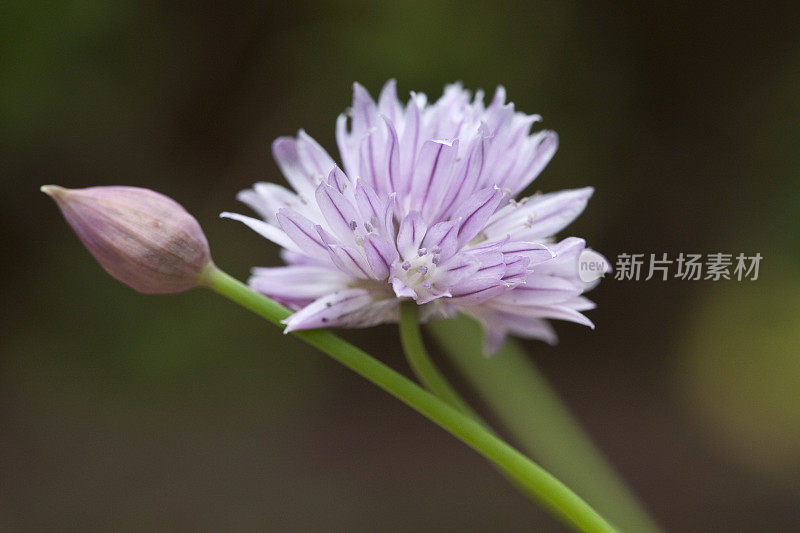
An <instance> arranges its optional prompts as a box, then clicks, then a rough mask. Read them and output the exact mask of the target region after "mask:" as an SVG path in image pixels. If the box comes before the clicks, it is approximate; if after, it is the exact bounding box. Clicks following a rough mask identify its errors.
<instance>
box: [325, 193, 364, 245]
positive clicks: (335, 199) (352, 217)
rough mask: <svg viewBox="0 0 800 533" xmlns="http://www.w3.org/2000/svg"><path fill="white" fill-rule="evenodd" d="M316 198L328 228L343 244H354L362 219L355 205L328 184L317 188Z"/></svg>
mask: <svg viewBox="0 0 800 533" xmlns="http://www.w3.org/2000/svg"><path fill="white" fill-rule="evenodd" d="M315 196H316V199H317V205H318V206H319V209H320V211H321V212H322V216H323V217H325V221H326V222H327V223H328V227H329V228H330V229H331V230H332V231H333V233H334V234H335V235H336V236H337V237H339V238H340V239H341V240H342V241H343V242H346V243H354V242H355V240H354V239H355V234H354V230H355V229H356V228H357V227H358V226H359V222H360V221H361V217H360V216H359V214H358V212H357V211H356V208H355V207H354V206H353V204H351V203H350V201H349V200H348V199H347V198H345V197H344V195H343V194H342V193H341V192H339V191H338V190H336V189H335V188H334V187H331V186H330V185H328V184H327V183H321V184H320V185H319V187H317V190H316V193H315Z"/></svg>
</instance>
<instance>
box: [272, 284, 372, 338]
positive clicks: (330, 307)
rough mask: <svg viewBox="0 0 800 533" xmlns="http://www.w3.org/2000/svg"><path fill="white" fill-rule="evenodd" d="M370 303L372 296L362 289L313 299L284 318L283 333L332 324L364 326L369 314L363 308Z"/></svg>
mask: <svg viewBox="0 0 800 533" xmlns="http://www.w3.org/2000/svg"><path fill="white" fill-rule="evenodd" d="M371 305H372V296H370V294H369V292H368V291H366V290H364V289H344V290H341V291H337V292H334V293H332V294H328V295H325V296H323V297H321V298H319V299H317V300H315V301H314V302H312V303H310V304H309V305H307V306H306V307H304V308H303V309H301V310H300V311H298V312H296V313H295V314H293V315H292V316H290V317H289V318H287V319H286V320H284V321H283V323H284V324H286V329H285V330H284V333H289V332H291V331H297V330H303V329H314V328H323V327H332V326H344V327H364V325H365V324H370V321H369V318H370V317H369V314H365V313H364V310H365V309H369V308H370V306H371ZM373 319H374V317H373Z"/></svg>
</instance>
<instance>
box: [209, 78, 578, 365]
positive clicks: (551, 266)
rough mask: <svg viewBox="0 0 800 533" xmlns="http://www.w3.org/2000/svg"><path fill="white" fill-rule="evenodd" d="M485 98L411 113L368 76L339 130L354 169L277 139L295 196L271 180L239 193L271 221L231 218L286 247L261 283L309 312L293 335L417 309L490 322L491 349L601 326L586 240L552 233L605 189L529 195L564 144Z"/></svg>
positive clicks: (453, 96)
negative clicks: (587, 274)
mask: <svg viewBox="0 0 800 533" xmlns="http://www.w3.org/2000/svg"><path fill="white" fill-rule="evenodd" d="M483 96H484V95H483V93H482V92H480V91H479V92H477V93H476V95H475V97H474V98H472V97H471V94H470V93H469V92H468V91H466V90H464V89H463V87H461V85H459V84H455V85H449V86H447V87H446V88H445V91H444V94H443V95H442V97H441V98H440V99H439V100H438V101H436V102H435V103H433V104H430V103H428V101H427V97H426V96H425V95H424V94H420V93H411V99H410V100H409V102H408V104H406V105H405V106H404V105H403V104H402V103H401V102H400V100H399V99H398V98H397V93H396V86H395V82H394V81H393V80H392V81H389V82H388V83H387V84H386V85H385V86H384V87H383V90H382V91H381V94H380V97H379V98H378V101H377V103H376V102H375V101H374V100H373V99H372V97H371V96H370V95H369V93H368V92H367V91H366V89H364V87H362V86H361V85H359V84H357V83H356V84H355V85H354V95H353V106H352V109H350V110H349V112H348V113H347V114H343V115H341V116H340V117H339V119H338V121H337V124H336V140H337V143H338V146H339V152H340V156H341V160H342V167H341V168H340V167H339V166H337V164H336V163H335V162H334V160H333V159H332V158H331V156H330V155H328V153H327V152H326V151H325V150H324V149H323V148H322V147H320V145H319V144H317V142H316V141H314V139H312V138H311V137H310V136H309V135H308V134H306V133H305V131H303V130H300V132H299V133H298V134H297V137H281V138H279V139H277V140H276V141H275V142H274V143H273V145H272V152H273V154H274V157H275V160H276V161H277V162H278V165H279V166H280V168H281V170H282V171H283V174H284V176H285V177H286V179H287V180H288V181H289V183H290V185H291V186H292V188H293V189H294V191H292V190H289V189H286V188H284V187H281V186H280V185H275V184H272V183H257V184H256V185H255V186H254V187H253V188H252V189H249V190H245V191H242V192H241V193H239V195H238V198H239V200H241V201H242V202H244V203H245V204H247V205H248V206H250V207H251V208H252V209H253V210H254V211H255V212H256V213H258V215H259V216H260V217H261V218H262V219H263V220H259V219H256V218H251V217H247V216H243V215H238V214H233V213H223V214H222V216H224V217H228V218H233V219H236V220H240V221H241V222H243V223H245V224H247V225H248V226H249V227H250V228H252V229H253V230H255V231H256V232H258V233H260V234H261V235H263V236H264V237H266V238H267V239H269V240H271V241H273V242H275V243H277V244H278V245H280V246H281V247H283V258H284V260H285V261H286V263H287V265H288V266H283V267H274V268H256V269H254V270H253V275H252V277H251V278H250V281H249V283H250V285H251V286H252V287H253V288H254V289H255V290H257V291H259V292H261V293H263V294H266V295H267V296H270V297H272V298H274V299H276V300H278V301H279V302H281V303H283V304H284V305H286V306H288V307H290V308H291V309H293V310H295V311H296V312H295V313H294V314H293V315H292V316H291V317H289V318H288V319H287V320H286V321H285V323H286V331H287V332H288V331H293V330H299V329H310V328H319V327H327V326H339V327H367V326H372V325H375V324H380V323H384V322H393V321H396V320H397V319H398V315H399V313H398V304H399V303H400V302H401V301H403V300H414V301H415V302H416V303H417V304H419V305H420V306H422V310H421V316H422V317H423V319H432V318H438V317H447V316H451V315H454V314H456V313H458V312H465V313H469V314H471V315H472V316H474V317H476V318H478V319H479V320H480V321H481V322H482V323H483V324H485V326H486V329H487V331H488V348H489V349H490V350H491V351H493V350H495V349H497V348H498V347H499V346H500V345H501V344H502V342H503V340H504V338H505V337H506V335H508V334H514V335H519V336H522V337H533V338H538V339H542V340H544V341H547V342H551V343H552V342H555V340H556V337H555V333H554V332H553V330H552V328H551V326H550V325H549V324H548V322H547V321H546V319H548V318H557V319H563V320H571V321H574V322H578V323H581V324H586V325H588V326H590V327H591V326H592V323H591V322H590V321H589V320H588V319H587V318H586V317H585V316H584V315H582V314H581V311H584V310H587V309H591V308H592V306H593V304H592V303H591V302H590V301H589V300H587V299H585V298H584V297H582V296H581V294H582V292H583V291H584V289H585V288H586V287H585V284H583V283H582V282H581V280H580V278H579V276H578V257H579V255H580V253H581V252H582V251H583V249H584V246H585V244H584V241H583V240H581V239H577V238H567V239H565V240H563V241H561V242H557V243H554V242H553V240H552V238H551V237H552V236H553V235H554V234H556V233H557V232H559V231H561V230H562V229H563V228H564V227H566V226H567V225H568V224H569V223H570V222H572V220H574V219H575V218H576V217H577V216H578V215H579V214H580V213H581V211H583V209H584V207H585V206H586V202H587V200H588V199H589V197H590V196H591V194H592V188H591V187H586V188H583V189H575V190H568V191H562V192H557V193H551V194H545V195H537V196H531V197H528V198H523V199H521V200H518V201H517V200H514V199H513V198H514V197H515V196H516V195H517V194H518V193H519V192H520V191H522V190H523V189H524V188H525V187H526V186H528V185H529V184H530V183H531V182H532V181H533V180H534V179H535V178H536V177H537V176H538V175H539V173H540V172H541V171H542V169H544V167H545V165H547V163H548V162H549V161H550V159H551V158H552V157H553V154H554V153H555V151H556V148H557V146H558V137H557V136H556V134H555V133H554V132H552V131H547V130H542V131H537V132H533V133H531V127H532V125H533V124H534V123H535V122H537V121H538V120H539V119H540V117H538V116H536V115H525V114H523V113H519V112H516V111H515V110H514V105H513V104H512V103H506V101H505V90H504V89H503V88H502V87H500V88H498V89H497V91H496V92H495V95H494V98H493V99H492V101H491V102H490V103H489V104H488V105H485V104H484V103H483ZM348 119H349V120H348ZM348 123H349V124H348Z"/></svg>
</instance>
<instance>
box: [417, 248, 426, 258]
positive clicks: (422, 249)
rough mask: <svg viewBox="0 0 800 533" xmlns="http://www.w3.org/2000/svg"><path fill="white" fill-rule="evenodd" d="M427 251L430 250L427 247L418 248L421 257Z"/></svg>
mask: <svg viewBox="0 0 800 533" xmlns="http://www.w3.org/2000/svg"><path fill="white" fill-rule="evenodd" d="M427 253H428V250H427V249H426V248H420V249H419V250H417V255H418V256H420V257H422V256H423V255H425V254H427Z"/></svg>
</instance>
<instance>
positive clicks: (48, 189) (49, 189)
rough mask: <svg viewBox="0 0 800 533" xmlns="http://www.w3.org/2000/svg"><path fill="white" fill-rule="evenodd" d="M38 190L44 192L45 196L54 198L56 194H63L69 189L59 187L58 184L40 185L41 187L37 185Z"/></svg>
mask: <svg viewBox="0 0 800 533" xmlns="http://www.w3.org/2000/svg"><path fill="white" fill-rule="evenodd" d="M39 190H40V191H42V192H43V193H45V194H46V195H47V196H49V197H51V198H55V197H56V196H59V195H61V194H64V193H65V192H67V191H68V190H69V189H65V188H64V187H61V186H59V185H42V186H41V187H39Z"/></svg>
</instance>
